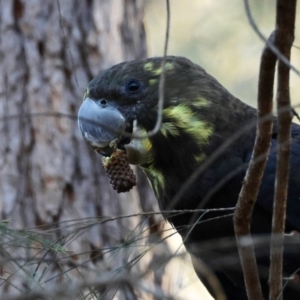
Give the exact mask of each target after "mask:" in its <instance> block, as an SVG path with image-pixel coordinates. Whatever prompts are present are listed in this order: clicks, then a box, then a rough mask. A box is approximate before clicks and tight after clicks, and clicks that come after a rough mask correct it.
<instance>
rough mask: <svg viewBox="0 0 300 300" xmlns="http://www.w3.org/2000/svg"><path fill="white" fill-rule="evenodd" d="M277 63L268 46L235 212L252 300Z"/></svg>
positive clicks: (257, 297)
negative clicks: (254, 231)
mask: <svg viewBox="0 0 300 300" xmlns="http://www.w3.org/2000/svg"><path fill="white" fill-rule="evenodd" d="M268 40H269V41H270V42H272V41H273V40H274V34H272V35H271V36H270V38H269V39H268ZM275 65H276V56H275V55H274V53H273V52H272V51H271V50H270V49H269V48H268V47H267V46H266V47H265V49H264V51H263V54H262V58H261V64H260V74H259V82H258V110H257V113H258V116H257V117H258V119H257V120H258V121H257V133H256V140H255V145H254V149H253V153H252V157H251V160H250V163H249V167H248V170H247V173H246V176H245V179H244V183H243V186H242V189H241V192H240V195H239V199H238V203H237V206H236V210H235V213H234V228H235V234H236V240H237V245H238V251H239V256H240V260H241V265H242V269H243V274H244V280H245V286H246V290H247V296H248V299H249V300H261V299H263V295H262V291H261V286H260V281H259V276H258V269H257V265H256V259H255V253H254V245H253V242H252V238H251V232H250V224H251V219H252V212H253V208H254V205H255V202H256V198H257V194H258V190H259V186H260V183H261V179H262V176H263V172H264V169H265V165H266V161H267V154H268V152H269V148H270V141H271V136H272V125H273V120H272V119H271V118H268V119H267V120H266V121H265V122H260V121H259V120H260V119H261V118H262V117H264V116H266V115H268V114H271V113H272V99H273V85H274V73H275ZM259 156H262V157H263V159H260V160H257V157H259Z"/></svg>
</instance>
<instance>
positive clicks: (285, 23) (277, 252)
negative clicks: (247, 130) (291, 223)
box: [269, 0, 297, 300]
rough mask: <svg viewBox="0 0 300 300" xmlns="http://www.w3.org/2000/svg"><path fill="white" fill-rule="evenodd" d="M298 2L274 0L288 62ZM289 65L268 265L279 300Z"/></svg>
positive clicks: (281, 100)
mask: <svg viewBox="0 0 300 300" xmlns="http://www.w3.org/2000/svg"><path fill="white" fill-rule="evenodd" d="M296 2H297V0H289V1H286V0H277V8H276V11H277V14H276V46H277V48H278V50H279V51H280V53H282V54H283V55H284V56H285V57H286V59H287V60H288V61H289V60H290V56H291V47H292V44H293V41H294V29H295V16H296ZM289 72H290V65H287V64H285V63H284V62H282V61H279V62H278V87H277V110H278V122H277V123H278V150H277V153H278V156H277V166H276V181H275V197H274V206H273V220H272V239H271V257H270V259H271V265H270V274H269V283H270V293H269V299H270V300H277V299H278V300H281V299H282V294H281V291H282V263H283V262H282V260H283V257H282V256H283V245H284V228H285V217H286V200H287V191H288V178H289V158H290V125H291V121H292V114H291V111H286V110H285V112H282V111H281V109H282V108H286V107H290V105H291V103H290V94H289Z"/></svg>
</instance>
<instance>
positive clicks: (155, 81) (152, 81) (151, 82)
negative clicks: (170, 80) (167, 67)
mask: <svg viewBox="0 0 300 300" xmlns="http://www.w3.org/2000/svg"><path fill="white" fill-rule="evenodd" d="M156 83H157V79H150V80H149V85H154V84H156Z"/></svg>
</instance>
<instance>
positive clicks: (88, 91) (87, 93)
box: [82, 88, 90, 101]
mask: <svg viewBox="0 0 300 300" xmlns="http://www.w3.org/2000/svg"><path fill="white" fill-rule="evenodd" d="M89 93H90V89H89V88H87V89H86V91H85V93H84V95H83V99H82V101H84V100H85V98H87V97H88V96H89Z"/></svg>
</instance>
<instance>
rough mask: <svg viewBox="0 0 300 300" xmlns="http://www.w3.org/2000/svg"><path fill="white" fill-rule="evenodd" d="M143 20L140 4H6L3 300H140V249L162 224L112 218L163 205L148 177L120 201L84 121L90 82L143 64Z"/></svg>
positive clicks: (0, 107)
mask: <svg viewBox="0 0 300 300" xmlns="http://www.w3.org/2000/svg"><path fill="white" fill-rule="evenodd" d="M142 18H143V2H142V1H140V0H124V1H118V0H113V1H110V0H102V1H100V0H89V1H88V0H87V1H79V0H77V1H76V0H68V1H62V0H57V1H53V0H44V1H39V0H26V1H25V0H14V1H12V0H11V1H0V30H1V32H0V99H1V100H0V116H1V122H0V132H1V143H0V151H1V155H0V172H1V174H0V175H1V177H0V178H1V180H0V194H1V200H0V205H1V206H0V209H1V223H0V230H1V246H0V251H1V252H0V253H1V260H0V263H1V265H0V267H1V272H2V274H1V275H2V279H1V281H0V289H1V290H0V295H2V296H0V297H1V298H3V296H4V295H5V296H6V297H8V296H10V297H14V296H18V295H23V296H24V297H25V296H26V297H28V298H26V299H35V298H36V299H37V298H39V296H38V295H40V294H41V293H42V294H45V295H48V297H50V298H51V299H70V297H71V298H72V296H73V297H76V298H78V299H82V298H84V296H86V295H89V296H88V297H87V298H86V299H92V298H93V297H95V298H93V299H96V295H98V296H97V297H99V299H100V296H99V295H102V296H103V297H104V298H106V299H112V298H114V299H137V297H138V298H139V299H144V298H143V297H144V296H142V294H141V292H140V291H138V288H137V286H135V285H134V284H133V283H132V278H134V277H132V276H133V275H134V274H137V273H138V272H140V271H141V270H143V266H142V265H141V264H139V263H138V261H139V257H136V256H137V254H138V253H140V252H141V248H139V247H134V246H136V245H137V244H140V245H146V244H147V241H149V236H150V235H149V232H147V231H146V230H145V228H146V227H147V226H148V225H149V224H150V225H153V224H154V223H155V220H157V218H156V217H155V218H154V217H150V218H148V217H147V218H142V217H140V216H137V217H130V218H119V219H116V220H110V221H109V220H106V219H105V218H104V216H122V215H130V214H133V213H137V212H140V211H141V210H144V211H145V210H146V211H150V210H155V209H156V201H155V200H154V197H153V195H152V192H150V190H149V188H148V186H147V183H146V181H145V178H144V177H139V189H134V190H132V191H131V192H130V193H126V194H120V195H118V194H117V193H116V192H114V191H113V190H112V188H111V187H110V185H109V181H108V179H107V178H106V175H105V174H104V172H103V169H102V166H101V157H100V156H99V155H97V154H96V153H94V152H93V151H92V150H91V149H89V148H88V147H87V145H86V144H85V142H84V141H83V139H82V137H81V134H80V132H79V130H78V129H77V122H76V114H77V111H78V108H79V106H80V104H81V101H82V100H81V99H82V96H83V94H84V92H85V88H86V86H87V83H88V81H89V80H91V78H92V77H93V76H95V75H97V74H98V73H99V71H101V70H102V69H104V68H107V67H109V66H111V65H113V64H116V63H118V62H121V61H124V60H131V59H138V58H143V57H145V56H146V42H145V32H144V27H143V22H142ZM56 113H60V114H62V115H59V114H56ZM140 199H142V202H140ZM141 203H142V205H141ZM105 220H106V221H105ZM153 228H154V229H153V230H152V232H151V233H156V232H157V230H158V229H157V228H156V227H153ZM143 247H144V248H143V249H142V250H146V246H143ZM135 249H137V250H135ZM167 249H168V248H165V250H164V251H167ZM151 257H152V256H149V258H148V261H149V260H151ZM134 259H135V260H134ZM136 263H137V267H136V268H135V269H134V271H133V270H132V266H133V265H135V264H136ZM162 272H163V271H162ZM124 274H125V275H124ZM160 275H161V274H160ZM160 275H157V273H156V276H157V277H156V280H154V283H156V284H157V285H159V284H160V283H161V278H160ZM110 276H112V277H113V278H112V279H111V280H110V282H113V281H114V280H117V281H116V282H115V285H110V284H107V283H106V281H105V280H107V278H110ZM152 281H153V280H152ZM34 293H35V294H34ZM50 298H49V299H50ZM22 299H25V298H22ZM101 299H102V298H101ZM145 299H146V298H145Z"/></svg>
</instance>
